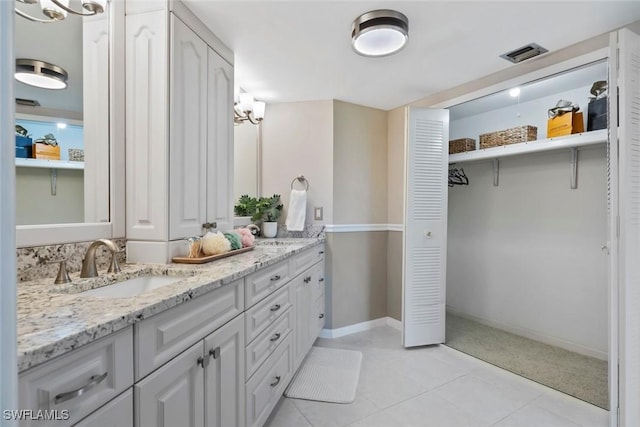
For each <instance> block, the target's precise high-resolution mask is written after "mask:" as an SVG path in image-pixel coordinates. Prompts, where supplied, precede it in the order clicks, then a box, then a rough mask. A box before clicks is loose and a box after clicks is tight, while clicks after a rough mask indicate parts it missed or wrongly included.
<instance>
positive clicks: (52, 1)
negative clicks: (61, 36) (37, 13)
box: [15, 0, 108, 24]
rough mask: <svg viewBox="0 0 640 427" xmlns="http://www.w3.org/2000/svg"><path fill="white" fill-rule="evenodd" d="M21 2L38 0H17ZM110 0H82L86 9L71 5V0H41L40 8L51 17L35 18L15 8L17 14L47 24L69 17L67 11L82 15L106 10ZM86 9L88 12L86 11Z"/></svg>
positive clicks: (32, 2) (91, 14)
mask: <svg viewBox="0 0 640 427" xmlns="http://www.w3.org/2000/svg"><path fill="white" fill-rule="evenodd" d="M16 1H18V2H20V3H26V4H37V3H38V0H16ZM107 1H108V0H81V1H80V3H81V5H82V9H84V11H77V10H74V9H72V8H70V7H69V0H39V3H40V9H42V13H43V14H44V16H46V17H47V18H49V19H40V18H35V17H33V16H31V15H29V14H28V13H26V12H23V11H21V10H20V9H18V8H15V11H16V14H17V15H19V16H22V17H23V18H25V19H28V20H29V21H33V22H41V23H43V24H47V23H50V22H58V21H62V20H63V19H64V18H66V17H67V13H71V14H73V15H80V16H93V15H97V14H98V13H102V12H104V9H105V8H106V7H107ZM85 11H86V12H85Z"/></svg>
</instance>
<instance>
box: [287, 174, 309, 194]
mask: <svg viewBox="0 0 640 427" xmlns="http://www.w3.org/2000/svg"><path fill="white" fill-rule="evenodd" d="M296 181H298V182H299V183H300V184H304V191H309V181H307V178H305V177H304V175H298V176H296V177H295V178H293V181H291V189H292V190H293V185H294V184H295V183H296Z"/></svg>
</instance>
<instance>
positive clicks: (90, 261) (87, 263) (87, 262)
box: [80, 239, 120, 278]
mask: <svg viewBox="0 0 640 427" xmlns="http://www.w3.org/2000/svg"><path fill="white" fill-rule="evenodd" d="M100 245H104V246H106V247H107V249H109V251H111V265H110V266H109V270H108V272H109V273H118V272H120V265H118V258H117V257H116V254H117V253H118V252H120V249H118V246H117V245H116V244H115V243H113V241H112V240H109V239H98V240H96V241H94V242H93V243H91V244H90V245H89V247H88V248H87V253H85V255H84V259H83V260H82V271H81V272H80V277H82V278H85V277H97V276H98V270H97V269H96V249H98V246H100Z"/></svg>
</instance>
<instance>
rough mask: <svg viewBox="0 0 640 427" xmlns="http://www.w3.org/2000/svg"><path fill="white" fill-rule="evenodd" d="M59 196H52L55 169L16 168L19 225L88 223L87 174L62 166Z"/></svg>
mask: <svg viewBox="0 0 640 427" xmlns="http://www.w3.org/2000/svg"><path fill="white" fill-rule="evenodd" d="M57 174H58V176H57V178H56V179H57V184H56V195H55V196H52V195H51V171H50V170H49V169H39V168H16V188H17V191H16V224H17V225H34V224H68V223H76V222H84V174H83V171H81V170H70V169H58V171H57Z"/></svg>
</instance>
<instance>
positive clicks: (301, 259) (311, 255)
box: [291, 245, 324, 276]
mask: <svg viewBox="0 0 640 427" xmlns="http://www.w3.org/2000/svg"><path fill="white" fill-rule="evenodd" d="M322 260H324V245H319V246H314V247H313V248H311V249H309V250H306V251H304V252H302V253H300V254H297V255H296V256H294V257H293V258H292V259H291V271H292V272H293V274H292V276H297V275H298V274H300V273H302V272H303V271H305V270H306V269H307V268H309V267H311V266H312V265H313V264H315V263H317V262H320V261H322Z"/></svg>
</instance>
